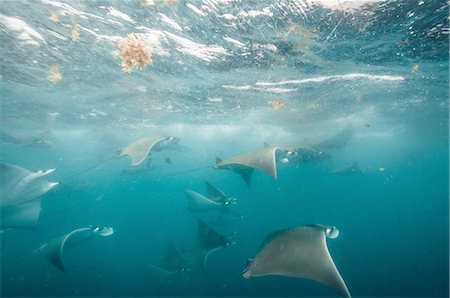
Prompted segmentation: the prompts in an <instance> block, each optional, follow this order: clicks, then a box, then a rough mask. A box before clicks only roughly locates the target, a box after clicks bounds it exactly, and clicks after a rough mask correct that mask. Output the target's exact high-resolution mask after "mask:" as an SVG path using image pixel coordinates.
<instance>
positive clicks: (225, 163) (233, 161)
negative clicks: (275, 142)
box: [214, 147, 285, 186]
mask: <svg viewBox="0 0 450 298" xmlns="http://www.w3.org/2000/svg"><path fill="white" fill-rule="evenodd" d="M277 154H279V156H277ZM284 155H285V150H283V149H282V148H279V147H264V148H261V149H258V150H255V151H251V152H247V153H244V154H240V155H237V156H234V157H231V158H229V159H225V160H221V159H219V158H218V159H217V160H216V165H215V166H214V168H216V169H229V170H232V171H233V172H235V173H237V174H239V175H241V177H242V179H244V181H245V183H246V184H247V186H249V185H250V182H251V176H252V173H253V170H254V169H258V170H260V171H263V172H265V173H267V174H269V175H270V176H272V177H273V178H274V179H277V166H276V162H277V160H278V159H280V157H281V156H284Z"/></svg>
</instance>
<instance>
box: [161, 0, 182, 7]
mask: <svg viewBox="0 0 450 298" xmlns="http://www.w3.org/2000/svg"><path fill="white" fill-rule="evenodd" d="M178 2H179V0H164V3H165V4H166V5H168V6H175V5H177V4H178Z"/></svg>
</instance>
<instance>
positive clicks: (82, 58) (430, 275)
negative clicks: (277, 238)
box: [0, 0, 449, 297]
mask: <svg viewBox="0 0 450 298" xmlns="http://www.w3.org/2000/svg"><path fill="white" fill-rule="evenodd" d="M448 22H449V6H448V2H446V1H421V0H419V1H404V0H398V1H377V0H372V1H332V0H329V1H326V0H280V1H269V0H261V1H240V0H203V1H200V0H198V1H194V0H179V1H176V0H171V1H170V0H141V1H138V0H127V1H120V2H119V1H113V2H112V1H100V0H95V1H94V0H93V1H76V2H73V1H68V0H61V1H57V0H40V1H38V0H36V1H25V0H20V1H12V0H4V1H1V5H0V44H1V46H0V51H1V52H0V53H1V57H2V59H1V61H0V63H1V80H0V98H1V111H0V114H1V128H0V133H1V135H0V140H1V147H0V149H1V151H0V162H1V163H2V164H10V165H15V166H19V167H22V168H25V169H28V170H29V171H32V172H36V171H38V170H45V169H53V168H56V169H57V170H56V171H55V172H53V173H51V174H49V175H48V176H46V178H45V179H47V180H48V181H52V182H53V181H54V182H59V185H57V186H56V187H54V188H53V189H51V190H49V191H48V192H45V193H44V194H42V195H41V196H39V198H41V206H40V215H39V219H38V220H37V222H36V224H35V225H33V226H32V227H27V228H9V227H2V231H1V234H0V237H1V263H0V265H1V266H0V270H1V271H0V272H1V288H0V295H1V296H2V297H19V296H22V297H24V296H29V297H44V296H46V297H47V296H48V297H50V296H58V297H59V296H61V297H75V296H78V297H97V296H102V297H119V296H126V297H138V296H139V297H148V296H188V297H193V296H205V297H210V296H227V297H232V296H238V297H245V296H250V297H256V296H265V297H269V296H283V297H300V296H301V297H309V296H311V297H323V296H337V295H338V294H337V293H336V292H334V291H333V290H331V289H330V288H328V287H326V286H325V285H323V284H321V283H318V282H315V281H310V280H305V279H300V278H294V277H287V276H273V275H271V276H262V277H255V278H252V279H249V280H247V279H244V278H237V277H238V276H239V275H240V274H241V273H242V271H243V270H244V269H245V260H247V259H252V258H254V257H255V256H256V255H257V253H258V251H259V249H260V245H261V243H262V242H263V240H264V239H265V238H266V236H267V235H269V234H271V233H273V232H275V231H279V230H282V229H286V228H292V227H297V226H300V225H307V224H322V225H327V226H335V227H337V228H338V229H339V231H340V235H339V237H337V238H336V239H327V240H326V241H327V245H328V249H329V251H330V254H331V256H332V258H333V260H334V262H335V264H336V267H337V268H338V270H339V272H340V274H341V275H342V277H343V279H344V280H345V283H346V284H347V286H348V289H349V291H350V293H351V294H352V296H355V297H360V296H361V297H362V296H365V297H387V296H390V297H393V296H401V297H406V296H408V297H410V296H414V297H448V296H449V138H448V135H449V117H448V107H449V104H448V98H449V89H448V88H449V63H448V61H449V59H448V58H449V56H448V55H449V39H448V36H449V35H448V34H449V25H448ZM132 33H134V34H136V35H135V36H138V37H139V38H141V41H142V43H141V45H142V44H144V45H145V51H144V52H146V53H151V61H147V62H148V64H147V63H144V64H145V65H141V66H143V67H142V69H140V68H139V67H136V68H131V69H127V68H126V66H125V67H124V66H123V64H122V65H121V63H122V62H123V61H124V60H123V59H125V58H127V57H129V56H127V55H131V56H132V58H133V57H134V56H133V51H131V52H127V53H125V54H124V53H122V54H121V53H117V51H119V50H120V44H121V42H123V41H124V40H126V37H127V36H128V35H129V34H132ZM134 58H135V60H134V61H139V60H138V58H136V57H134ZM122 68H124V69H122ZM123 70H130V71H131V72H130V73H128V72H126V71H123ZM155 135H168V136H175V137H177V138H179V139H180V141H179V143H178V144H177V146H174V147H169V148H166V149H163V150H160V151H158V150H153V151H151V152H150V155H149V157H147V160H148V161H147V160H146V161H145V162H144V163H143V164H142V165H140V166H138V167H133V166H131V159H130V157H129V156H125V157H121V158H115V157H116V156H117V150H118V149H120V148H124V147H126V146H127V145H129V144H131V143H132V142H134V141H136V140H138V139H140V138H143V137H148V136H155ZM327 140H328V141H329V140H333V141H334V142H333V146H331V145H329V146H326V145H322V146H318V145H317V144H321V143H322V144H323V142H324V141H327ZM265 143H266V144H268V145H269V146H280V147H282V148H296V149H298V150H299V152H303V151H301V150H309V151H307V152H311V151H312V152H314V153H316V154H317V153H318V152H319V151H320V153H321V154H322V153H324V154H326V156H327V157H328V158H319V157H317V156H315V157H311V158H307V157H304V158H303V159H297V160H294V159H291V160H288V161H287V160H281V159H280V160H279V161H278V163H277V165H276V167H277V177H276V179H274V178H273V177H271V176H270V175H268V174H267V173H266V172H264V171H261V170H255V171H254V172H253V174H252V178H251V183H250V185H246V183H245V182H244V180H243V179H242V178H241V177H240V175H239V174H237V173H235V172H233V171H230V170H226V169H215V168H214V167H213V166H214V165H215V164H216V158H221V159H227V158H230V157H233V156H236V155H239V154H242V153H246V152H249V151H252V150H255V149H259V148H263V147H264V144H265ZM300 149H301V150H300ZM322 151H323V152H322ZM305 156H306V155H305ZM352 166H353V168H352ZM136 169H137V170H136ZM352 169H353V170H352ZM0 177H1V179H2V181H1V184H2V192H1V196H2V205H1V206H2V207H3V206H4V203H3V201H4V200H6V198H8V197H9V196H11V193H8V188H6V187H4V184H7V181H9V179H11V178H10V174H8V173H6V174H5V173H1V175H0ZM205 181H209V182H211V183H212V184H214V185H215V186H217V187H218V188H219V189H220V190H222V191H223V192H224V193H225V194H226V195H227V196H230V197H233V198H236V200H237V204H236V205H233V206H231V207H230V208H231V210H232V212H233V213H232V214H233V215H234V216H232V217H231V218H228V219H227V220H225V221H223V220H222V221H218V219H223V218H218V217H217V211H207V212H202V213H193V212H190V211H189V209H188V200H187V197H186V195H185V193H184V191H185V190H186V189H191V190H194V191H196V192H199V193H202V194H205V193H206V187H205ZM30 199H33V200H37V199H38V197H36V196H31V197H30ZM5 208H6V207H5ZM3 212H4V211H3V210H2V216H3V215H4V213H3ZM198 219H201V220H202V221H204V222H205V223H207V224H208V225H209V226H211V228H212V229H213V230H215V231H216V232H218V233H220V234H222V235H224V236H226V237H228V238H229V239H231V240H232V242H233V245H230V246H226V247H223V248H220V249H218V250H215V251H213V252H211V253H210V254H209V256H208V258H207V262H206V270H205V272H204V271H203V270H202V266H201V264H200V263H201V262H200V261H201V260H198V261H199V262H198V264H196V263H194V264H190V265H189V268H183V269H186V270H184V271H183V272H178V273H172V274H164V273H163V272H159V271H157V270H154V268H155V267H154V266H162V265H161V264H162V262H163V260H164V257H165V255H166V253H167V250H168V247H169V245H170V243H172V244H173V245H175V247H177V249H178V250H179V251H180V252H184V251H186V250H189V249H190V248H191V247H193V246H194V245H195V243H196V239H197V237H198V236H199V235H198V232H197V229H198V222H197V221H198ZM3 223H4V221H3ZM5 225H6V224H5ZM91 225H92V226H94V227H97V226H99V227H112V228H114V234H113V235H111V236H109V237H92V239H89V240H88V241H85V242H83V243H79V245H77V246H74V247H73V248H71V249H69V248H68V249H67V251H64V265H65V268H66V272H65V273H64V272H62V271H61V270H59V269H58V268H56V267H55V266H54V265H53V264H52V263H51V262H49V260H48V259H47V258H46V256H45V254H44V253H42V252H40V251H39V250H38V248H40V247H42V245H45V244H47V245H48V244H49V243H51V240H52V239H55V238H57V237H59V236H62V235H65V234H67V233H69V232H71V231H72V230H74V229H77V228H81V227H89V226H91ZM233 280H234V281H233ZM231 281H233V282H231ZM230 282H231V283H230ZM228 283H229V285H228V286H225V285H227V284H228Z"/></svg>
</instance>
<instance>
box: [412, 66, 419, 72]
mask: <svg viewBox="0 0 450 298" xmlns="http://www.w3.org/2000/svg"><path fill="white" fill-rule="evenodd" d="M411 72H412V73H418V72H419V64H414V65H413V66H412V69H411Z"/></svg>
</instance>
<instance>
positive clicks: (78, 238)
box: [36, 226, 114, 272]
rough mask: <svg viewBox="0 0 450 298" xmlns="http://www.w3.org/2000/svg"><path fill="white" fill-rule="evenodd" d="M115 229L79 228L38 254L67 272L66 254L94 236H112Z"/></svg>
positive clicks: (48, 244)
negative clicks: (65, 264)
mask: <svg viewBox="0 0 450 298" xmlns="http://www.w3.org/2000/svg"><path fill="white" fill-rule="evenodd" d="M112 234H114V229H113V228H110V227H92V226H89V227H85V228H79V229H75V230H73V231H71V232H70V233H67V234H65V235H63V236H60V237H57V238H55V239H52V240H50V241H49V242H47V243H45V244H43V245H42V246H41V247H39V248H38V249H37V250H36V252H38V253H42V254H43V255H44V256H45V257H46V258H47V259H48V260H49V261H50V263H52V264H53V266H55V267H56V268H57V269H59V270H61V271H62V272H66V267H65V266H64V252H65V251H66V250H67V249H70V248H72V247H73V246H76V245H77V244H79V243H81V242H83V241H86V240H88V239H89V238H91V237H92V236H95V235H98V236H103V237H106V236H110V235H112Z"/></svg>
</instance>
